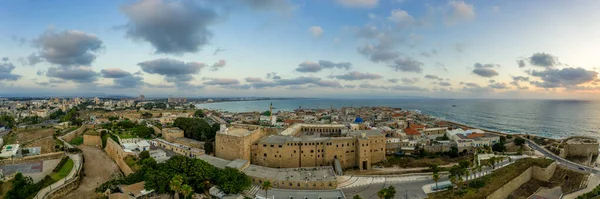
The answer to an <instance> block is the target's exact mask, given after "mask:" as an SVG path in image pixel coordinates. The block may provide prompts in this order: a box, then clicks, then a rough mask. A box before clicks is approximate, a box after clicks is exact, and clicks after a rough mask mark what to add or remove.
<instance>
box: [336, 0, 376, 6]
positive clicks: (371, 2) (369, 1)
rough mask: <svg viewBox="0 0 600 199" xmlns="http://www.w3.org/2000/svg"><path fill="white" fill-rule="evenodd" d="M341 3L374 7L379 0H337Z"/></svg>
mask: <svg viewBox="0 0 600 199" xmlns="http://www.w3.org/2000/svg"><path fill="white" fill-rule="evenodd" d="M336 1H337V2H338V3H339V4H342V5H343V6H348V7H361V8H373V7H375V6H377V4H378V3H379V0H336Z"/></svg>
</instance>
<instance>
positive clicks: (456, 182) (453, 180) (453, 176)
mask: <svg viewBox="0 0 600 199" xmlns="http://www.w3.org/2000/svg"><path fill="white" fill-rule="evenodd" d="M450 182H451V183H452V193H453V194H454V185H456V184H458V180H457V179H456V176H455V175H450Z"/></svg>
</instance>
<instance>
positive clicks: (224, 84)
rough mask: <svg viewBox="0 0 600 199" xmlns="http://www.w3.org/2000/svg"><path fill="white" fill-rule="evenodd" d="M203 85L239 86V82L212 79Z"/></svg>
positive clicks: (229, 79) (235, 80)
mask: <svg viewBox="0 0 600 199" xmlns="http://www.w3.org/2000/svg"><path fill="white" fill-rule="evenodd" d="M203 84H204V85H220V86H227V85H234V84H240V82H239V81H238V80H237V79H232V78H214V79H212V80H210V81H208V82H204V83H203Z"/></svg>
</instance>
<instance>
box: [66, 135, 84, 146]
mask: <svg viewBox="0 0 600 199" xmlns="http://www.w3.org/2000/svg"><path fill="white" fill-rule="evenodd" d="M69 144H72V145H75V146H79V145H81V144H83V137H82V136H77V137H75V138H73V139H72V140H71V141H70V142H69Z"/></svg>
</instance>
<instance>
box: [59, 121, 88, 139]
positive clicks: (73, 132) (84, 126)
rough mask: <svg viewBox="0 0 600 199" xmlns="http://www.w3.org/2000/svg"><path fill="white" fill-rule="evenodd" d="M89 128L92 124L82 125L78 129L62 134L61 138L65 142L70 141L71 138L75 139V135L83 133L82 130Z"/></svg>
mask: <svg viewBox="0 0 600 199" xmlns="http://www.w3.org/2000/svg"><path fill="white" fill-rule="evenodd" d="M89 128H90V129H91V128H94V125H92V124H88V125H83V126H81V127H79V128H78V129H76V130H74V131H71V132H69V133H67V134H65V135H63V136H62V138H63V140H65V141H67V142H71V140H73V139H75V138H76V137H77V136H80V135H81V134H83V132H85V130H87V129H89Z"/></svg>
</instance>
